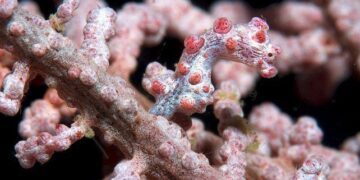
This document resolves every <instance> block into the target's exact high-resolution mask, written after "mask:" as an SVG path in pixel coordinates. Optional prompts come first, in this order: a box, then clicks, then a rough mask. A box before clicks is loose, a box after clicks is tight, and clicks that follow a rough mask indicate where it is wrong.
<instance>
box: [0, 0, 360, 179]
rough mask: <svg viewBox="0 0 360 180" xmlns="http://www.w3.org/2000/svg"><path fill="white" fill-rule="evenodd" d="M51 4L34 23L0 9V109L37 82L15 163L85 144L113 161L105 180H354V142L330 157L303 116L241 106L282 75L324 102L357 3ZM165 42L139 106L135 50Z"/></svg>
mask: <svg viewBox="0 0 360 180" xmlns="http://www.w3.org/2000/svg"><path fill="white" fill-rule="evenodd" d="M57 3H59V4H58V5H59V6H58V9H57V11H56V12H55V13H54V14H53V15H51V16H50V17H49V19H48V20H46V19H44V18H43V17H42V15H41V12H40V11H39V8H38V7H37V5H36V3H34V2H32V1H23V2H18V1H16V0H0V86H1V91H0V112H1V113H3V114H5V115H12V116H13V115H16V114H17V113H18V112H19V111H20V109H21V103H22V101H23V99H24V96H25V95H26V93H27V91H28V89H29V87H30V86H29V85H30V83H33V84H34V86H36V85H37V83H39V81H40V83H42V82H41V80H39V78H36V77H39V76H41V77H42V79H44V83H45V84H46V85H47V86H48V89H47V91H46V93H45V94H44V96H43V98H42V99H38V100H35V101H34V102H32V103H31V105H30V106H29V107H27V108H25V110H24V112H22V114H23V120H22V121H21V122H20V123H19V128H18V130H19V134H20V135H21V136H22V137H23V138H24V140H21V141H19V142H18V143H17V144H16V145H15V157H16V158H17V159H18V161H19V164H20V166H22V167H23V168H31V167H33V166H34V165H35V164H36V162H39V163H40V164H44V163H46V162H48V161H50V159H51V157H52V156H53V154H54V153H55V152H60V151H65V150H67V149H68V148H70V147H71V145H72V144H74V143H76V142H77V141H80V140H81V139H83V138H84V137H87V138H93V137H94V136H95V135H96V136H98V138H99V139H101V143H104V144H106V145H107V146H104V147H105V151H107V150H108V149H107V148H109V147H110V148H111V149H112V151H111V152H112V153H114V154H111V156H110V157H112V155H113V156H116V157H121V158H118V159H111V160H112V161H116V162H118V164H117V165H113V166H111V168H113V172H112V173H110V172H107V173H109V174H105V179H113V180H124V179H211V180H212V179H214V180H215V179H216V180H217V179H226V180H227V179H234V180H235V179H236V180H237V179H259V180H260V179H266V180H284V179H285V180H286V179H294V180H295V179H296V180H309V179H329V180H339V179H344V180H358V179H360V163H359V157H358V156H359V153H360V134H357V135H356V136H354V137H350V138H348V139H347V140H346V141H345V142H344V144H343V145H342V147H341V149H340V150H336V149H333V148H329V147H326V146H324V145H322V144H321V143H322V139H323V137H324V135H326V134H324V132H323V131H322V130H321V125H322V124H318V123H317V120H316V119H315V118H314V117H311V116H309V115H306V116H300V117H297V119H296V120H295V119H293V117H290V116H289V115H287V114H286V113H285V112H282V110H281V108H280V107H278V106H277V105H276V104H275V103H272V102H264V103H261V104H259V105H257V106H255V107H253V108H252V110H251V111H250V113H247V111H246V110H243V109H242V108H243V107H242V106H247V104H246V103H245V104H244V103H242V98H244V97H246V96H247V95H249V94H250V93H251V92H252V90H253V88H254V86H255V85H256V81H257V80H258V79H259V78H273V77H274V76H276V75H277V73H278V72H279V74H280V75H281V76H283V75H286V74H289V73H292V74H295V78H294V79H295V81H296V83H295V84H296V85H297V86H298V87H300V88H299V90H298V94H299V95H300V97H301V99H302V100H304V101H305V102H308V103H312V104H314V105H320V104H321V103H323V102H326V101H327V100H328V99H329V98H330V97H331V96H332V94H333V92H334V91H335V89H336V87H337V86H338V85H339V84H340V83H341V82H342V81H343V80H344V79H345V78H346V77H348V76H349V75H351V73H350V72H351V68H350V67H351V65H352V64H357V63H359V59H360V58H359V57H360V55H359V51H358V50H359V47H360V46H359V44H360V43H359V42H360V41H359V38H358V37H359V34H360V33H359V32H360V31H359V30H360V28H359V22H360V21H359V17H360V15H359V7H360V4H359V2H358V1H353V0H332V1H321V0H318V1H307V2H301V1H296V2H293V1H288V2H284V3H280V4H277V5H273V6H271V7H268V8H265V9H261V10H256V9H251V8H250V7H249V6H248V5H246V4H245V3H243V2H237V1H231V2H228V1H221V2H218V3H215V4H213V5H212V7H211V11H210V13H208V12H206V11H205V10H202V9H200V8H198V7H196V6H194V5H193V4H192V3H191V2H190V1H189V0H173V1H169V0H155V1H154V0H146V1H145V2H143V3H127V4H125V5H124V6H123V7H122V8H121V9H119V10H118V11H117V12H115V11H114V10H112V9H111V8H110V7H107V5H106V3H105V2H104V1H101V0H64V1H63V2H62V3H60V2H57ZM253 16H259V17H264V18H258V17H253ZM251 17H253V18H251ZM264 19H267V20H268V23H269V25H270V27H271V31H269V29H270V27H269V25H268V23H267V22H265V20H264ZM168 34H169V35H171V36H173V37H175V38H178V39H180V40H182V41H183V42H184V44H183V46H184V50H183V53H182V55H181V57H180V59H179V61H178V63H176V64H175V71H173V70H170V69H167V68H166V67H165V65H163V64H161V63H159V62H152V63H150V64H148V65H147V68H146V70H145V72H143V73H144V77H143V80H142V85H143V87H144V89H145V90H146V91H147V92H148V93H150V94H151V95H152V96H154V97H155V102H152V101H151V100H150V99H149V98H148V97H147V96H146V95H144V94H143V93H141V91H140V90H137V89H136V88H135V87H136V85H138V84H134V85H132V84H131V78H130V77H131V74H132V73H133V72H134V71H135V70H136V68H137V64H138V62H137V58H138V57H139V56H140V53H141V52H140V51H141V50H142V46H152V45H159V44H160V43H161V42H162V41H163V38H164V37H165V36H166V35H168ZM340 35H341V36H340ZM172 65H173V64H171V66H172ZM355 70H357V69H356V68H355ZM258 74H259V75H258ZM34 78H36V80H35V82H31V81H32V80H33V79H34ZM212 78H213V80H214V84H215V85H213V84H212ZM280 78H281V77H280ZM30 91H31V89H30ZM255 98H256V97H255ZM211 104H212V105H213V106H212V109H213V114H214V119H218V120H219V122H218V127H217V130H218V133H215V132H210V131H208V130H207V124H206V123H207V122H208V121H212V119H204V121H202V120H200V119H197V118H194V117H192V115H193V114H194V113H204V112H205V111H206V107H207V106H208V105H211ZM204 122H205V123H204ZM110 148H109V149H110ZM114 149H115V150H114ZM109 152H110V151H109ZM69 163H71V162H69Z"/></svg>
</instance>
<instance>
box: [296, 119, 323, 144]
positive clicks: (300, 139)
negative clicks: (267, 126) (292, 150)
mask: <svg viewBox="0 0 360 180" xmlns="http://www.w3.org/2000/svg"><path fill="white" fill-rule="evenodd" d="M322 137H323V133H322V131H321V129H320V128H319V127H318V125H317V123H316V121H315V119H314V118H312V117H307V116H304V117H300V118H299V120H298V121H297V122H296V123H295V124H294V126H293V127H292V128H291V129H290V130H289V140H290V143H292V144H319V143H321V140H322Z"/></svg>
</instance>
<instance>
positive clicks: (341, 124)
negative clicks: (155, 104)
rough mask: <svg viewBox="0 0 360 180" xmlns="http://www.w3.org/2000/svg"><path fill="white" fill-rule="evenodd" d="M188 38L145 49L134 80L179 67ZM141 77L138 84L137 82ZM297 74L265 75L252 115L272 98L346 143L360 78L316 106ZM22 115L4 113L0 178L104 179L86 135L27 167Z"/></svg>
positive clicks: (40, 90)
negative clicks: (152, 67) (22, 159)
mask: <svg viewBox="0 0 360 180" xmlns="http://www.w3.org/2000/svg"><path fill="white" fill-rule="evenodd" d="M37 2H38V3H39V4H40V7H41V10H42V12H43V13H44V14H45V15H46V16H48V15H49V14H50V13H53V12H55V10H56V7H55V5H54V4H53V3H52V2H53V1H51V0H37ZM107 2H108V3H109V6H110V7H112V8H114V9H118V8H120V7H121V6H122V5H123V4H124V3H126V2H127V1H121V0H113V1H107ZM137 2H140V1H137ZM192 2H193V3H194V4H196V5H197V6H199V7H201V8H204V9H206V10H207V9H208V8H209V6H210V4H211V3H212V2H214V1H210V0H196V1H195V0H193V1H192ZM248 2H249V4H250V5H251V6H252V7H254V8H262V7H266V6H268V5H269V4H272V3H274V2H280V0H275V1H271V0H268V1H263V0H255V1H254V0H248ZM182 48H183V45H182V42H181V41H179V40H177V39H175V38H171V37H167V38H165V39H164V41H163V43H162V44H161V45H159V46H157V47H153V48H143V50H142V53H141V56H140V58H139V67H138V69H137V71H136V73H134V75H133V76H132V81H133V82H134V84H135V85H136V86H138V87H139V88H140V84H139V82H141V78H142V74H143V72H144V71H145V67H146V65H147V64H148V63H149V62H152V61H159V62H161V63H162V64H165V65H167V66H168V67H169V68H173V67H174V66H173V65H174V63H176V62H177V61H178V58H179V57H180V55H181V52H182ZM135 82H136V83H135ZM45 90H46V86H45V85H42V86H40V87H38V86H37V87H32V88H30V92H28V94H27V95H26V97H25V100H24V103H23V108H22V110H23V109H24V108H26V107H28V106H29V105H30V103H31V101H33V100H34V99H38V98H41V97H42V96H43V94H44V92H45ZM295 92H296V90H295V87H294V76H293V75H287V76H284V77H275V78H273V79H261V80H260V81H259V82H258V83H257V85H256V89H255V90H254V91H253V92H252V93H251V95H250V96H248V97H247V98H245V99H244V111H245V114H248V113H249V111H250V110H251V108H252V107H253V106H255V105H257V104H260V103H261V102H264V101H271V102H274V103H275V104H276V105H278V106H279V107H280V108H281V109H282V110H283V111H284V112H286V113H288V114H290V115H291V116H292V117H298V116H300V115H310V116H313V117H315V118H316V119H317V120H318V123H319V126H320V127H321V128H322V130H323V131H324V134H325V137H324V141H323V143H324V144H325V145H327V146H331V147H335V148H337V147H339V145H340V144H341V142H342V141H343V140H344V139H345V138H347V137H349V136H352V135H355V133H356V132H357V131H359V129H360V128H359V127H360V126H359V125H360V123H359V112H360V110H359V105H358V104H359V102H360V95H359V93H358V92H360V83H359V79H358V77H354V76H353V77H351V78H349V79H347V80H345V81H344V82H342V83H341V84H340V86H339V87H338V88H337V90H336V93H335V95H334V97H333V98H332V100H331V101H330V102H329V103H327V104H325V105H322V106H320V107H314V106H311V105H308V104H306V103H304V102H301V101H300V100H299V99H298V98H297V96H296V95H295ZM211 110H212V107H211V106H210V107H208V111H207V112H206V113H204V114H201V115H196V116H197V117H200V118H201V119H202V120H204V122H205V123H206V126H207V128H208V129H209V130H212V131H214V132H215V130H216V124H217V120H216V119H215V118H214V116H213V115H212V111H211ZM21 119H22V113H19V114H18V115H17V116H15V117H7V116H4V115H0V138H1V139H0V179H101V178H102V177H103V173H102V164H103V159H104V154H103V153H102V152H101V150H100V148H99V146H98V145H97V144H96V143H95V141H94V140H91V139H83V140H81V141H79V142H77V143H75V144H74V145H72V146H71V148H70V149H69V150H67V151H65V152H60V153H55V154H54V156H53V157H52V159H51V160H50V161H49V162H48V163H46V164H44V165H39V164H36V165H35V166H34V167H33V168H32V169H28V170H25V169H22V168H21V167H20V165H19V164H18V162H17V159H16V158H15V156H14V155H15V150H14V145H15V144H16V143H17V142H18V141H19V140H21V137H20V136H19V135H18V132H17V126H18V123H19V122H20V121H21Z"/></svg>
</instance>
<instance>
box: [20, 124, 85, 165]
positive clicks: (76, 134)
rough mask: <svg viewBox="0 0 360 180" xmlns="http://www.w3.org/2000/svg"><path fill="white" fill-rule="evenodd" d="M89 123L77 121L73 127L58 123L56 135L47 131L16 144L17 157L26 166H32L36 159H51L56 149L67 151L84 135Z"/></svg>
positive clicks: (43, 160)
mask: <svg viewBox="0 0 360 180" xmlns="http://www.w3.org/2000/svg"><path fill="white" fill-rule="evenodd" d="M86 131H87V124H86V123H82V122H75V123H74V124H73V125H72V126H71V128H68V127H67V126H65V125H62V124H60V125H59V124H58V125H57V126H56V129H55V133H54V135H51V134H49V133H47V132H42V133H39V134H38V135H36V136H32V137H30V138H28V139H27V140H26V141H20V142H18V143H17V144H16V146H15V150H16V155H15V156H16V157H17V158H18V160H19V162H20V165H21V166H22V167H24V168H31V167H32V166H33V165H34V164H35V162H36V161H38V162H40V163H42V164H43V163H45V162H47V161H49V159H50V158H51V156H52V155H53V153H54V152H55V151H57V152H58V151H65V150H66V149H68V148H69V147H70V145H71V144H73V143H75V142H76V141H78V140H79V139H81V138H82V137H84V135H85V133H86Z"/></svg>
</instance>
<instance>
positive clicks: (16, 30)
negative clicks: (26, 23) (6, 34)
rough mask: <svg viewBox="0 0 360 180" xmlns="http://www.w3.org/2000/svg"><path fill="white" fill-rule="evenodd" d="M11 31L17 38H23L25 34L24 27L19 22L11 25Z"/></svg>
mask: <svg viewBox="0 0 360 180" xmlns="http://www.w3.org/2000/svg"><path fill="white" fill-rule="evenodd" d="M9 31H10V34H11V35H13V36H15V37H18V36H21V35H23V34H24V33H25V29H24V27H23V26H22V25H21V24H20V23H18V22H13V23H11V24H9Z"/></svg>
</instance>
